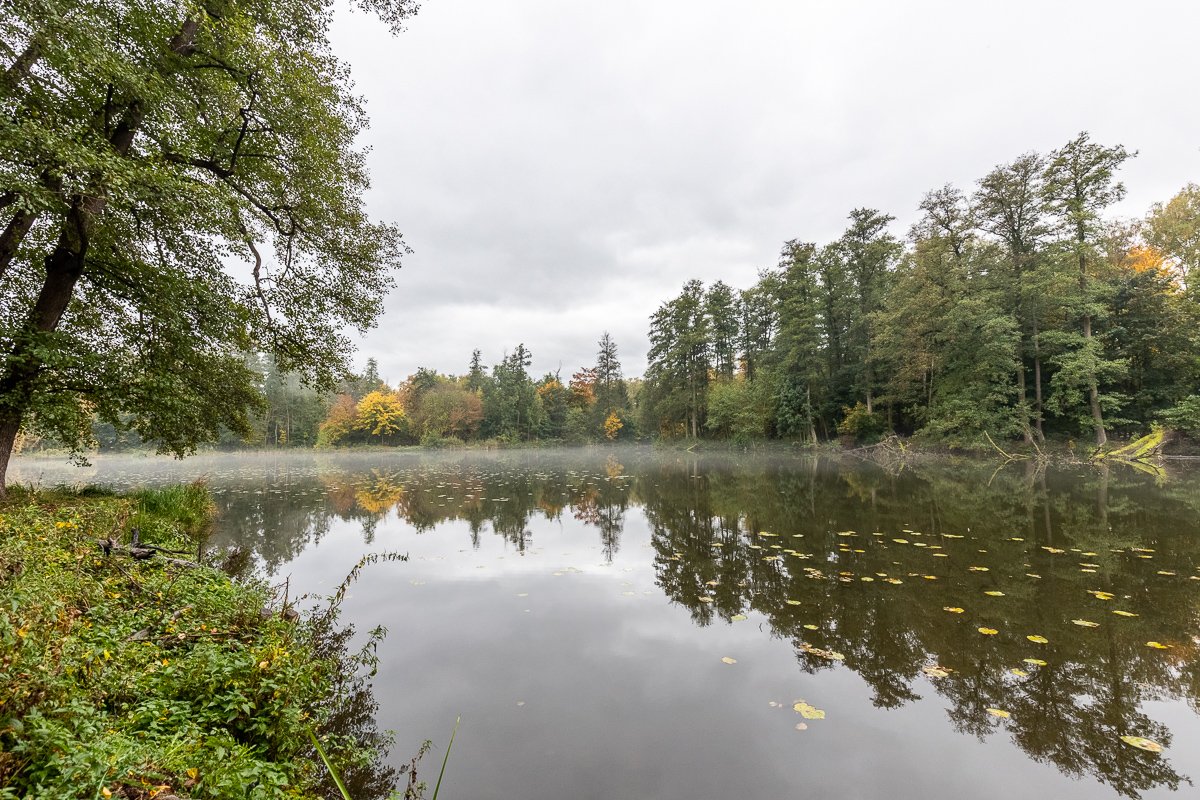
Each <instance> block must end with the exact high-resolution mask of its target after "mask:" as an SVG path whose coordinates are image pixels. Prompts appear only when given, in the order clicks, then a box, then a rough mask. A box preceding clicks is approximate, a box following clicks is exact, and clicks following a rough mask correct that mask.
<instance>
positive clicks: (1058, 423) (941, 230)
mask: <svg viewBox="0 0 1200 800" xmlns="http://www.w3.org/2000/svg"><path fill="white" fill-rule="evenodd" d="M1135 155H1136V153H1131V152H1129V151H1128V150H1126V149H1125V148H1124V147H1122V146H1120V145H1116V146H1104V145H1101V144H1098V143H1096V142H1093V141H1092V140H1091V139H1090V137H1089V135H1088V134H1087V133H1081V134H1080V135H1079V136H1077V137H1076V138H1074V139H1072V140H1071V141H1070V142H1068V143H1066V144H1065V145H1063V146H1062V147H1061V148H1059V149H1057V150H1055V151H1053V152H1052V153H1049V154H1039V153H1032V152H1031V153H1026V154H1024V155H1022V156H1020V157H1018V158H1016V159H1015V160H1013V161H1012V162H1010V163H1005V164H1001V165H999V166H997V167H996V168H995V169H993V170H992V171H991V172H989V173H988V174H987V175H985V176H984V177H983V178H981V179H979V181H978V182H977V184H976V186H975V187H974V190H973V191H972V192H970V193H967V192H964V191H963V190H961V189H959V188H957V187H955V186H952V185H946V186H943V187H941V188H938V189H935V190H933V191H930V192H929V193H927V194H926V195H925V197H924V199H923V200H922V201H921V203H920V212H921V216H920V218H919V219H918V221H917V222H916V223H915V224H914V225H913V226H912V228H911V230H910V231H909V233H908V236H907V238H906V239H904V240H901V239H899V238H897V237H896V236H895V235H893V233H892V232H891V230H890V228H889V226H890V224H891V223H892V222H893V221H894V219H895V218H894V217H892V216H890V215H888V214H885V213H883V212H882V211H879V210H876V209H869V208H858V209H854V210H853V211H852V212H851V213H850V215H849V220H848V225H847V227H846V230H845V232H844V233H843V234H842V235H841V236H840V237H839V238H838V239H837V240H835V241H833V242H829V243H827V244H824V245H821V244H817V243H814V242H810V241H805V240H803V239H792V240H789V241H787V242H785V243H784V244H783V246H782V248H781V251H780V256H779V261H778V264H777V265H776V266H774V267H772V268H769V269H764V270H762V271H761V272H760V273H759V277H758V281H757V282H756V283H755V284H754V285H753V286H751V287H749V288H747V289H744V290H741V291H737V290H735V289H734V288H732V287H730V286H728V285H726V284H725V283H724V282H722V281H717V282H715V283H713V284H711V285H710V286H707V287H706V286H704V285H703V284H702V283H701V282H700V281H698V280H691V281H688V282H687V283H686V284H685V285H684V287H683V289H682V291H681V292H680V293H679V295H678V296H676V297H674V298H672V299H671V300H669V301H667V302H665V303H663V304H662V305H661V306H660V307H659V308H658V310H657V311H656V312H655V313H654V315H653V316H652V318H651V320H650V332H649V336H650V352H649V359H648V361H649V364H648V368H647V372H646V376H645V388H644V391H643V393H642V403H641V409H640V410H641V423H642V426H643V429H644V430H646V431H650V432H655V433H657V434H658V435H660V436H666V437H691V438H697V437H702V436H708V437H715V438H734V439H756V438H782V439H792V440H802V441H810V442H812V441H817V440H824V439H830V438H834V437H837V436H845V437H854V438H855V439H860V440H863V439H866V440H869V439H871V438H875V437H878V436H880V435H882V434H884V433H885V432H888V431H893V432H896V433H900V434H917V435H919V436H922V437H925V438H928V439H929V440H932V441H939V442H945V443H949V444H971V443H977V442H979V441H980V440H983V439H984V437H985V435H986V436H992V437H995V438H997V439H999V438H1001V437H1004V438H1007V439H1010V440H1015V439H1021V440H1024V441H1025V442H1027V443H1033V442H1037V443H1040V442H1042V441H1044V440H1045V439H1046V437H1047V436H1052V435H1057V436H1059V437H1064V438H1065V437H1087V438H1089V439H1091V440H1092V441H1094V442H1095V444H1097V445H1103V444H1104V443H1105V442H1106V441H1107V439H1108V435H1109V433H1110V432H1112V431H1116V432H1120V433H1130V432H1134V431H1139V430H1144V429H1145V428H1146V427H1147V426H1149V425H1151V424H1154V423H1165V424H1167V425H1168V426H1169V427H1173V428H1175V429H1180V430H1184V431H1187V432H1190V433H1200V302H1198V301H1200V288H1198V287H1197V285H1196V275H1197V274H1200V273H1197V268H1198V266H1200V187H1198V186H1196V185H1195V184H1189V185H1187V186H1186V187H1185V188H1184V189H1183V190H1182V191H1181V192H1179V193H1178V194H1177V195H1176V196H1175V197H1174V198H1172V199H1171V200H1170V201H1169V202H1166V203H1158V204H1155V205H1154V206H1153V207H1152V208H1151V209H1150V211H1149V213H1148V215H1147V216H1146V217H1145V218H1144V219H1141V220H1121V219H1113V218H1111V217H1109V216H1107V215H1106V212H1107V211H1108V210H1109V209H1110V208H1111V206H1113V204H1115V203H1117V202H1118V201H1119V200H1121V199H1122V198H1123V197H1124V195H1125V187H1124V185H1123V184H1122V183H1121V182H1120V181H1119V180H1118V178H1117V174H1118V171H1119V170H1120V168H1121V166H1122V165H1123V164H1124V163H1125V162H1126V161H1127V160H1128V159H1129V158H1132V157H1133V156H1135Z"/></svg>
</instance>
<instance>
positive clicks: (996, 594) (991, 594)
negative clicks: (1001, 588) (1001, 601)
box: [984, 589, 1004, 597]
mask: <svg viewBox="0 0 1200 800" xmlns="http://www.w3.org/2000/svg"><path fill="white" fill-rule="evenodd" d="M984 594H986V595H987V596H988V597H1004V592H998V591H996V590H994V589H993V590H992V591H990V592H984Z"/></svg>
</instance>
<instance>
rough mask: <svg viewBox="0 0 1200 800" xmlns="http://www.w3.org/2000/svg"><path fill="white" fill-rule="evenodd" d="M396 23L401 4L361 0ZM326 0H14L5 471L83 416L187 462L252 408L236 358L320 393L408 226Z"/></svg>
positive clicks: (1, 384)
mask: <svg viewBox="0 0 1200 800" xmlns="http://www.w3.org/2000/svg"><path fill="white" fill-rule="evenodd" d="M359 5H361V6H362V7H364V8H369V9H371V10H372V11H374V12H377V13H378V14H379V16H381V17H382V18H383V19H384V20H385V21H386V22H387V23H388V24H389V25H390V26H391V27H392V28H393V30H398V29H399V26H400V24H401V22H402V21H403V20H404V19H405V18H406V17H408V16H410V15H411V14H413V13H414V12H415V11H416V6H415V4H414V3H412V2H411V0H361V2H360V3H359ZM332 14H333V5H332V4H329V3H311V2H307V1H306V0H277V1H276V2H260V1H259V0H229V1H228V2H221V3H166V4H164V3H161V2H155V1H152V0H125V2H119V3H108V2H95V1H94V0H88V1H87V2H78V3H61V2H56V1H55V0H17V1H16V2H15V3H13V4H10V5H9V6H7V7H6V12H5V19H4V27H3V29H2V30H0V53H2V54H3V57H4V65H5V74H4V77H3V93H2V94H0V117H2V118H3V122H2V123H0V208H3V210H4V214H5V217H4V218H3V219H0V225H3V230H2V232H0V274H2V275H3V279H4V282H5V291H4V293H3V299H2V300H0V477H2V475H3V470H4V469H5V468H6V467H7V461H8V457H9V454H10V452H11V448H12V445H13V442H14V440H15V437H16V436H17V434H18V432H19V430H20V429H21V428H22V426H27V427H30V428H31V429H32V430H34V431H37V432H39V433H44V434H52V435H53V436H54V437H56V438H57V439H58V440H59V441H61V442H63V443H64V444H66V445H67V446H69V447H71V448H72V449H75V450H80V449H82V448H84V447H86V446H87V445H88V444H90V435H91V434H90V426H91V421H92V418H93V415H96V416H99V418H100V419H101V420H102V421H104V422H106V423H108V424H110V425H112V426H114V427H116V428H118V429H130V428H131V429H133V430H136V431H137V432H138V434H139V436H140V437H141V438H142V439H143V440H146V441H153V442H155V443H156V444H157V446H158V447H159V449H161V450H163V451H169V452H172V453H176V454H185V453H188V452H191V451H192V450H193V449H194V448H195V447H196V445H197V444H198V443H200V442H202V441H206V440H215V439H216V438H217V437H218V436H219V435H220V432H221V428H222V427H226V428H229V429H231V430H233V431H235V432H237V433H239V434H243V435H248V434H249V433H250V429H249V422H250V420H249V417H248V414H247V411H248V410H257V409H259V408H261V400H260V397H259V392H258V387H257V386H256V385H255V376H254V373H253V371H252V370H251V369H249V368H248V367H247V366H246V364H245V363H244V361H243V356H242V354H243V353H245V352H249V351H252V350H265V351H268V352H270V353H271V354H272V355H273V357H274V358H275V360H276V361H277V363H278V365H279V367H280V369H282V370H284V371H299V372H301V373H302V374H304V375H305V376H306V378H307V379H308V380H309V381H311V382H313V383H315V384H316V385H319V386H323V387H326V388H332V386H333V384H334V383H335V380H336V378H337V377H338V376H339V375H340V374H342V373H343V372H344V371H345V369H346V367H347V355H348V353H349V350H350V344H349V339H348V338H347V336H346V334H345V333H344V331H345V330H346V329H348V328H357V329H360V330H361V329H365V328H367V327H369V326H370V325H372V324H373V323H374V322H375V320H376V319H377V317H378V315H379V313H380V312H381V310H382V299H383V296H384V294H385V293H386V289H387V288H388V287H389V286H390V284H391V281H392V279H391V270H392V269H393V268H394V267H397V266H398V265H399V259H400V257H401V255H403V254H404V253H405V252H406V249H405V245H404V243H403V241H402V239H401V237H400V234H399V232H398V231H397V230H396V229H395V227H393V226H392V225H389V224H383V223H377V222H374V221H372V220H371V219H369V218H368V216H367V215H366V213H365V210H364V208H363V203H362V196H363V193H364V192H365V191H366V189H367V187H368V179H367V174H366V169H365V165H364V160H363V154H362V152H361V151H360V150H358V149H356V147H355V138H356V137H357V136H358V134H359V133H360V132H361V131H362V129H363V127H364V126H365V124H366V117H365V114H364V111H363V108H362V104H361V100H360V99H359V97H357V96H356V95H355V94H354V93H353V90H352V84H351V82H350V78H349V73H348V71H347V70H346V68H345V65H344V64H342V63H340V62H339V61H338V60H337V59H336V58H335V57H334V56H333V55H332V52H331V48H330V45H329V41H328V31H329V25H330V21H331V19H332Z"/></svg>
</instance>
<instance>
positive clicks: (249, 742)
mask: <svg viewBox="0 0 1200 800" xmlns="http://www.w3.org/2000/svg"><path fill="white" fill-rule="evenodd" d="M13 494H14V495H17V496H16V497H13V498H11V499H10V501H9V502H8V503H7V504H5V505H4V506H3V507H2V508H0V511H2V518H0V575H2V576H3V577H2V578H0V599H2V603H0V606H2V608H0V641H2V642H3V650H4V653H5V657H4V658H3V659H0V680H2V681H3V683H4V686H5V695H4V698H3V699H2V701H0V744H2V745H3V747H2V751H0V784H2V785H3V786H4V787H5V788H4V789H2V790H0V796H3V797H13V798H15V797H30V798H38V797H65V796H78V795H79V790H80V788H81V787H88V792H94V793H95V794H96V795H97V796H99V795H100V794H101V793H103V794H104V795H105V796H109V795H110V794H111V795H115V796H118V797H148V796H152V795H153V794H164V793H166V794H169V793H172V792H178V793H180V794H186V795H187V796H189V797H196V798H203V797H229V796H234V795H236V796H241V797H262V798H266V797H285V796H288V797H290V796H301V795H304V796H311V795H313V794H318V793H325V788H324V781H325V778H324V776H323V775H321V774H320V773H319V772H318V771H317V770H316V769H315V768H314V763H313V761H312V758H311V749H310V747H309V742H308V741H307V740H306V739H305V738H304V731H305V730H307V729H310V728H315V729H316V730H317V731H318V732H320V734H321V735H322V737H323V739H324V740H325V741H326V742H328V743H329V745H330V750H331V759H332V760H333V761H334V762H335V763H336V764H337V765H338V766H339V768H340V769H342V770H343V772H345V773H347V774H348V775H350V776H351V777H352V778H353V779H354V780H355V781H356V782H357V783H358V785H362V784H363V783H364V780H365V781H366V783H367V785H371V784H374V786H375V788H374V790H373V791H374V793H375V794H376V795H378V794H379V793H381V792H382V791H383V790H381V789H379V786H381V785H384V784H386V782H389V781H393V780H394V779H395V773H393V772H392V771H390V770H388V769H386V768H379V767H378V766H374V761H373V759H374V758H375V757H376V756H378V755H379V754H380V748H382V747H385V746H386V743H387V740H386V739H384V738H383V737H381V736H379V735H378V734H376V733H374V731H373V728H372V727H370V725H369V723H360V724H359V725H358V727H357V728H355V727H353V726H351V727H350V728H346V727H344V726H343V725H342V723H341V722H338V721H337V720H336V713H335V709H337V708H339V707H356V708H358V709H359V710H360V711H362V710H369V708H368V706H364V705H363V703H364V700H363V699H362V698H363V695H361V693H359V694H355V692H356V691H358V690H360V689H361V688H362V687H361V683H360V679H359V678H356V677H355V676H356V669H357V665H359V663H360V662H358V661H356V660H355V658H354V657H352V656H350V655H349V654H348V653H347V652H346V651H345V650H344V642H345V637H346V636H347V635H348V633H347V631H346V630H342V631H340V632H336V635H335V636H334V638H332V639H331V638H330V636H331V634H335V629H333V628H331V627H330V625H331V623H332V619H333V617H331V616H328V615H327V616H326V617H325V618H324V619H318V618H315V617H312V618H309V619H308V620H306V621H304V622H302V623H300V624H299V625H297V624H295V623H291V622H288V621H286V620H284V619H282V618H281V616H280V615H279V614H268V615H262V614H260V611H261V610H262V609H263V608H264V607H265V606H267V605H268V604H269V603H270V602H271V596H272V592H271V591H270V590H269V589H268V587H266V586H265V585H264V584H262V583H260V582H257V581H251V582H249V583H234V582H232V581H231V580H230V579H229V578H228V577H227V576H225V575H224V574H223V573H221V572H219V571H218V570H215V569H211V568H206V567H201V568H188V567H182V566H176V565H172V564H168V563H164V562H163V561H162V560H161V559H160V558H153V559H150V560H147V561H136V560H128V559H125V558H123V557H121V556H118V555H115V554H114V555H110V556H105V555H104V554H103V553H102V551H101V550H100V548H98V547H97V544H96V540H97V539H98V538H107V537H109V536H114V537H116V538H118V539H120V538H122V537H123V535H124V531H125V530H126V529H127V528H128V527H131V526H132V527H137V528H139V531H140V536H141V541H142V542H145V543H151V544H155V545H158V546H161V547H164V548H167V549H169V550H183V551H189V550H194V549H195V544H194V541H193V540H194V537H195V536H197V535H198V534H199V533H201V532H202V531H203V530H204V529H205V527H206V526H207V524H208V521H209V519H210V518H211V513H212V501H211V499H210V498H209V496H208V493H207V492H206V491H205V489H204V488H203V487H202V486H198V485H193V486H186V487H172V488H169V489H163V490H144V491H141V492H138V493H136V494H135V495H132V496H129V497H117V496H113V495H111V494H109V493H105V492H85V493H82V494H77V495H72V494H68V493H65V492H60V491H55V492H45V493H29V492H26V491H24V490H14V492H13ZM337 636H341V637H342V638H341V639H340V640H337V641H335V640H336V639H337ZM356 687H357V688H356ZM335 723H336V724H335ZM380 781H382V782H383V783H380ZM361 796H364V797H365V796H371V795H368V794H362V795H361Z"/></svg>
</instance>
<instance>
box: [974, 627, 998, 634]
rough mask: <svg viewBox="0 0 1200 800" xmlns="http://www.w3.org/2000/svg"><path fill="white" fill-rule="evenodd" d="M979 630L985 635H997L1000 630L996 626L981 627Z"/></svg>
mask: <svg viewBox="0 0 1200 800" xmlns="http://www.w3.org/2000/svg"><path fill="white" fill-rule="evenodd" d="M979 632H980V633H982V634H983V635H984V636H995V635H996V634H997V633H999V632H1000V631H998V630H996V629H995V628H980V629H979Z"/></svg>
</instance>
